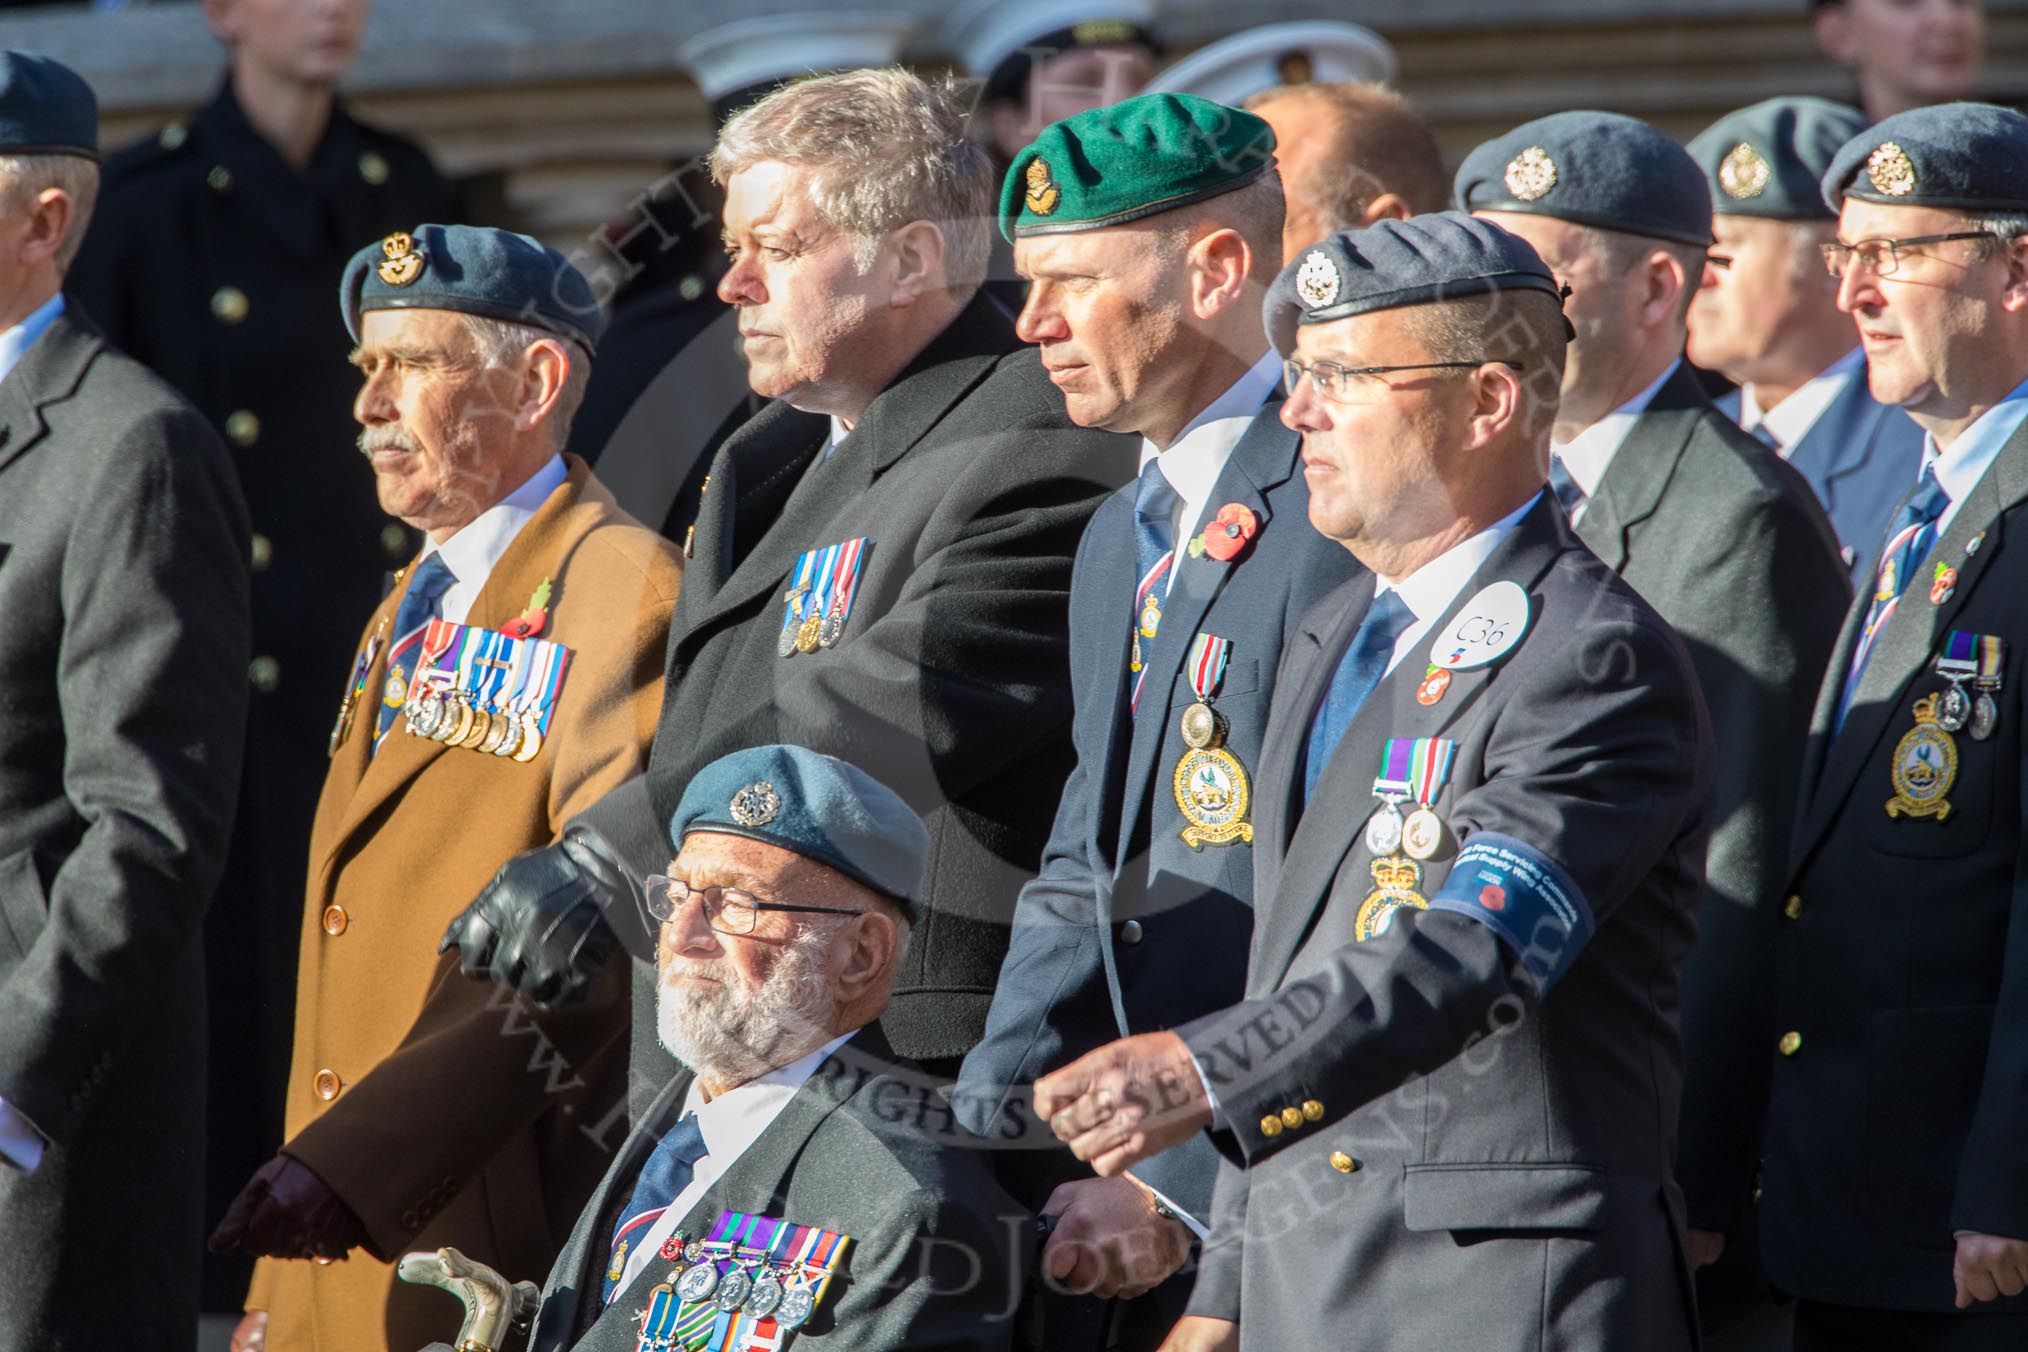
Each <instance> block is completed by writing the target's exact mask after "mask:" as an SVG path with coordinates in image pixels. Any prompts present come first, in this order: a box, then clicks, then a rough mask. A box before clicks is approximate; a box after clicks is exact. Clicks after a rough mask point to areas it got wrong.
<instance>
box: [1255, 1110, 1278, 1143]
mask: <svg viewBox="0 0 2028 1352" xmlns="http://www.w3.org/2000/svg"><path fill="white" fill-rule="evenodd" d="M1260 1134H1261V1135H1263V1136H1265V1137H1267V1138H1268V1139H1269V1140H1270V1141H1272V1140H1273V1139H1274V1138H1275V1137H1277V1136H1279V1135H1281V1134H1282V1120H1281V1119H1280V1118H1279V1117H1276V1116H1275V1115H1274V1114H1273V1113H1269V1114H1268V1115H1267V1116H1266V1117H1263V1118H1262V1119H1261V1120H1260Z"/></svg>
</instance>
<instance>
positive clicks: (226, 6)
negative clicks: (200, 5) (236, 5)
mask: <svg viewBox="0 0 2028 1352" xmlns="http://www.w3.org/2000/svg"><path fill="white" fill-rule="evenodd" d="M204 25H205V27H207V28H209V29H210V30H211V35H212V36H213V37H215V38H217V39H218V40H219V41H220V42H222V43H224V44H225V45H226V46H228V47H230V46H232V43H233V39H234V38H235V37H236V36H237V35H238V32H239V25H238V24H237V23H236V22H235V21H234V16H233V3H232V0H204Z"/></svg>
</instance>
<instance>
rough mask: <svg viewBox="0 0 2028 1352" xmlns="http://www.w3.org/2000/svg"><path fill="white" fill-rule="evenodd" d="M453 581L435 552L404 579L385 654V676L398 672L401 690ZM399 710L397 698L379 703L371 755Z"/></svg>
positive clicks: (376, 752)
mask: <svg viewBox="0 0 2028 1352" xmlns="http://www.w3.org/2000/svg"><path fill="white" fill-rule="evenodd" d="M457 580H458V575H457V574H456V573H453V572H452V571H451V566H450V565H449V564H447V563H445V562H444V556H443V555H442V554H437V553H432V554H430V555H429V556H428V557H427V558H425V559H424V560H423V561H422V562H421V563H419V564H417V565H416V567H415V572H414V574H413V575H411V576H410V578H409V580H408V590H407V591H405V592H403V593H402V595H401V604H400V605H398V606H396V607H395V609H394V647H392V648H391V649H389V650H388V654H387V674H388V678H389V679H390V680H392V679H393V678H394V677H395V675H396V674H397V673H399V674H400V677H401V681H402V685H403V688H404V689H406V688H407V685H408V682H410V681H411V680H413V679H414V678H415V670H414V668H415V659H416V657H417V655H418V654H419V653H420V652H421V651H422V638H423V631H424V630H426V629H428V628H429V624H430V621H431V620H434V619H437V618H439V617H440V616H441V614H442V612H441V611H440V610H439V609H438V607H439V605H440V604H441V603H442V601H443V599H444V593H445V592H447V591H449V590H450V589H451V587H452V586H453V585H454V584H456V582H457ZM400 712H401V702H400V701H399V700H397V701H396V702H395V703H394V704H389V703H388V702H387V701H386V700H385V699H383V700H382V701H381V702H380V723H379V725H378V726H377V727H376V728H375V729H374V733H373V754H374V755H376V756H377V755H379V754H380V743H381V741H382V740H383V739H384V738H385V737H386V736H387V730H388V729H389V728H391V727H393V726H394V719H395V715H397V714H399V713H400Z"/></svg>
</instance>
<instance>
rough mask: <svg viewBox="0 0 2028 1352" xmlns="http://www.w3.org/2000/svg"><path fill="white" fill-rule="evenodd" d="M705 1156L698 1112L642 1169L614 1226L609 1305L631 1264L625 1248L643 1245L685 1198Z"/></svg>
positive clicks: (657, 1145) (681, 1124)
mask: <svg viewBox="0 0 2028 1352" xmlns="http://www.w3.org/2000/svg"><path fill="white" fill-rule="evenodd" d="M705 1154H706V1151H705V1149H704V1129H703V1128H702V1127H699V1126H698V1125H697V1115H696V1114H695V1113H692V1114H691V1115H690V1116H688V1117H686V1118H684V1119H683V1120H682V1121H681V1122H678V1123H677V1124H676V1125H675V1126H673V1127H671V1128H670V1129H669V1130H668V1132H667V1133H666V1134H664V1136H663V1137H662V1139H661V1140H660V1141H658V1142H656V1143H655V1150H654V1153H653V1154H651V1155H649V1156H648V1162H647V1163H646V1164H644V1165H642V1166H641V1176H640V1177H639V1178H638V1179H636V1180H635V1181H634V1192H633V1196H631V1197H629V1198H628V1199H627V1207H626V1210H624V1211H622V1212H621V1213H620V1219H619V1223H618V1224H617V1225H615V1226H613V1242H612V1245H611V1247H610V1248H609V1249H608V1250H607V1254H608V1257H607V1259H606V1289H605V1303H606V1304H608V1305H610V1304H612V1301H613V1297H614V1296H617V1295H618V1294H619V1293H620V1278H621V1277H622V1276H623V1275H624V1272H623V1270H624V1268H625V1267H626V1263H627V1255H626V1251H625V1249H624V1248H623V1247H622V1246H623V1245H627V1246H630V1245H632V1244H637V1243H639V1242H640V1240H641V1237H642V1236H644V1235H646V1234H647V1233H648V1229H649V1227H650V1226H652V1225H654V1223H655V1220H656V1218H657V1217H659V1216H660V1215H661V1214H662V1213H663V1212H664V1211H667V1210H668V1209H669V1205H670V1203H672V1202H674V1201H675V1200H676V1199H677V1198H678V1197H680V1196H682V1195H683V1189H685V1188H687V1187H689V1186H690V1177H691V1175H692V1174H694V1173H695V1172H696V1171H697V1161H699V1160H701V1159H703V1158H704V1156H705Z"/></svg>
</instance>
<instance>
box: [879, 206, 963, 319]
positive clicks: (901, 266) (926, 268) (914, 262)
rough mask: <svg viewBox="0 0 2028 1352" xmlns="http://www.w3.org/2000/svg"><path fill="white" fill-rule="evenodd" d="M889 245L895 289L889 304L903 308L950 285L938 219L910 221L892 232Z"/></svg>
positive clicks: (942, 234) (889, 236) (942, 236)
mask: <svg viewBox="0 0 2028 1352" xmlns="http://www.w3.org/2000/svg"><path fill="white" fill-rule="evenodd" d="M888 245H889V247H890V248H892V249H893V250H894V290H893V292H892V293H891V294H890V295H889V297H888V302H887V303H888V304H889V305H891V306H893V307H894V308H896V309H901V308H902V307H904V306H908V305H913V304H915V303H916V302H917V301H920V300H922V299H924V298H925V297H927V296H930V295H932V294H940V293H942V292H944V291H946V290H948V289H949V286H950V277H949V272H948V270H947V269H946V268H945V266H944V232H943V231H942V230H941V229H939V228H938V226H937V224H936V222H934V221H910V222H909V223H908V224H907V225H904V226H901V227H899V228H897V229H895V230H893V231H891V232H890V233H889V235H888Z"/></svg>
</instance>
